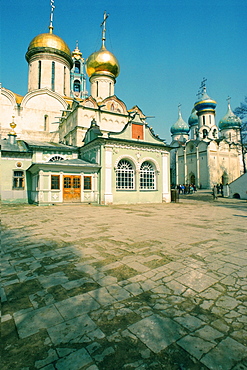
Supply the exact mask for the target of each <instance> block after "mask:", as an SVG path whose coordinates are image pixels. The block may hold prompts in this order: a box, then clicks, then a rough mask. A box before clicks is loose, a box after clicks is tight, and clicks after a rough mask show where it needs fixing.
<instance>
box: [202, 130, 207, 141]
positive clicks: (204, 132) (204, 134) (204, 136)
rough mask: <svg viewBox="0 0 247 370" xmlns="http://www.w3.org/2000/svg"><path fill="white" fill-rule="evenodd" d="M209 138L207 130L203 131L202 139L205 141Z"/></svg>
mask: <svg viewBox="0 0 247 370" xmlns="http://www.w3.org/2000/svg"><path fill="white" fill-rule="evenodd" d="M207 136H208V132H207V130H203V131H202V137H203V139H206V137H207Z"/></svg>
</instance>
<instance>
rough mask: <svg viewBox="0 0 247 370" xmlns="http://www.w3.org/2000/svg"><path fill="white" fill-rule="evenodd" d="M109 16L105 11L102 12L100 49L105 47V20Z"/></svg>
mask: <svg viewBox="0 0 247 370" xmlns="http://www.w3.org/2000/svg"><path fill="white" fill-rule="evenodd" d="M109 15H110V14H107V13H106V11H104V20H103V22H102V23H101V25H100V27H102V48H104V47H105V40H106V20H107V18H108V17H109Z"/></svg>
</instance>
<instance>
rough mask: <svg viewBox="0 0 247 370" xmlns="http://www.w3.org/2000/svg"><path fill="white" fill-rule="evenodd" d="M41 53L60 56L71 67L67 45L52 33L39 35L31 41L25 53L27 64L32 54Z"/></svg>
mask: <svg viewBox="0 0 247 370" xmlns="http://www.w3.org/2000/svg"><path fill="white" fill-rule="evenodd" d="M41 52H47V53H49V52H50V53H55V54H58V55H61V56H63V57H64V58H65V59H67V60H68V61H69V63H70V64H71V65H73V61H72V59H71V52H70V49H69V47H68V45H67V44H66V42H65V41H63V39H61V37H59V36H57V35H54V34H53V33H41V34H40V35H38V36H35V37H34V38H33V39H32V41H31V42H30V44H29V47H28V50H27V53H26V59H27V61H28V62H29V60H30V58H31V57H32V56H33V55H34V54H38V53H41Z"/></svg>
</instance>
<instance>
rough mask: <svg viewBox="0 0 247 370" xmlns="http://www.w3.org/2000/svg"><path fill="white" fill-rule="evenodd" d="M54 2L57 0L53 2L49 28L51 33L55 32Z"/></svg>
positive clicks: (52, 0)
mask: <svg viewBox="0 0 247 370" xmlns="http://www.w3.org/2000/svg"><path fill="white" fill-rule="evenodd" d="M54 1H55V0H51V13H50V26H49V30H50V33H52V30H53V13H54V9H55V5H54Z"/></svg>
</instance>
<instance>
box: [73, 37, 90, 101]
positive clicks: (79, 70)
mask: <svg viewBox="0 0 247 370" xmlns="http://www.w3.org/2000/svg"><path fill="white" fill-rule="evenodd" d="M72 60H73V67H72V69H71V72H70V95H71V97H72V98H81V99H84V98H85V97H86V96H87V91H86V74H85V60H84V58H83V57H82V53H81V51H80V50H79V48H78V41H77V42H76V47H75V50H74V51H72Z"/></svg>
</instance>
